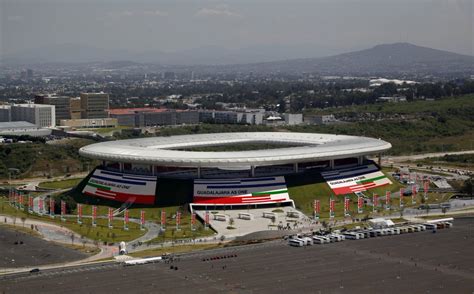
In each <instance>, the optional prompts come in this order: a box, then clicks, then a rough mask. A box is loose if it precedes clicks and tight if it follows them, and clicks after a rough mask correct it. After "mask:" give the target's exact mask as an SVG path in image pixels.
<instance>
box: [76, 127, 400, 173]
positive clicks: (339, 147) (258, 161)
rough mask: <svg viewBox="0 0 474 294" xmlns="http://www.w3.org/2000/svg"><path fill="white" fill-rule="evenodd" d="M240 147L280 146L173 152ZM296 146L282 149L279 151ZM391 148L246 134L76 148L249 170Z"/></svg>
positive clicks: (357, 140) (379, 143)
mask: <svg viewBox="0 0 474 294" xmlns="http://www.w3.org/2000/svg"><path fill="white" fill-rule="evenodd" d="M241 143H253V144H258V143H271V144H282V145H283V146H282V148H278V149H261V150H252V151H234V152H230V151H225V152H200V151H183V150H176V149H183V148H191V147H203V146H216V145H229V144H241ZM288 144H291V145H293V146H294V145H301V146H297V147H285V146H284V145H288ZM391 147H392V145H391V144H390V143H388V142H385V141H383V140H380V139H373V138H367V137H355V136H344V135H329V134H314V133H289V132H251V133H217V134H199V135H182V136H171V137H152V138H141V139H130V140H120V141H108V142H102V143H97V144H92V145H88V146H85V147H82V148H81V149H80V150H79V153H80V154H81V155H83V156H85V157H89V158H93V159H99V160H106V161H113V162H128V163H138V164H153V165H163V166H182V167H221V168H228V167H250V166H268V165H279V164H289V163H295V162H311V161H320V160H329V159H338V158H347V157H357V156H363V155H369V154H376V153H380V152H383V151H386V150H388V149H390V148H391Z"/></svg>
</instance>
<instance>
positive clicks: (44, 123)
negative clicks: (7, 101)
mask: <svg viewBox="0 0 474 294" xmlns="http://www.w3.org/2000/svg"><path fill="white" fill-rule="evenodd" d="M11 118H12V121H27V122H30V123H32V124H35V125H36V126H37V127H40V128H49V127H55V126H56V114H55V107H54V105H43V104H14V105H12V106H11Z"/></svg>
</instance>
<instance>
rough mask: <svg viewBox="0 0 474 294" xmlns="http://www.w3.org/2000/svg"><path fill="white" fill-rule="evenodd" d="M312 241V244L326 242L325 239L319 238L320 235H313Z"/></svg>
mask: <svg viewBox="0 0 474 294" xmlns="http://www.w3.org/2000/svg"><path fill="white" fill-rule="evenodd" d="M313 243H314V244H324V243H326V240H324V239H323V238H320V236H313Z"/></svg>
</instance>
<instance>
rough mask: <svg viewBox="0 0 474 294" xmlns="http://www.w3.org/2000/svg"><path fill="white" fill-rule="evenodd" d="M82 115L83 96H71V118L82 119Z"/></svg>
mask: <svg viewBox="0 0 474 294" xmlns="http://www.w3.org/2000/svg"><path fill="white" fill-rule="evenodd" d="M81 115H82V110H81V98H80V97H74V98H71V119H80V118H81Z"/></svg>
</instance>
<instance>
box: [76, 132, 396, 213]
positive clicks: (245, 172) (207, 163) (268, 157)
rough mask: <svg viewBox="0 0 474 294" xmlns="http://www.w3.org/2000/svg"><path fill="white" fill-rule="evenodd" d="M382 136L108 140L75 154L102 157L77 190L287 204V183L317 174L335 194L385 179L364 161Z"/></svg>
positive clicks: (212, 202)
mask: <svg viewBox="0 0 474 294" xmlns="http://www.w3.org/2000/svg"><path fill="white" fill-rule="evenodd" d="M390 148H391V144H390V143H388V142H385V141H383V140H380V139H374V138H367V137H356V136H345V135H330V134H316V133H291V132H249V133H216V134H197V135H180V136H170V137H149V138H140V139H130V140H120V141H107V142H101V143H96V144H92V145H88V146H85V147H82V148H81V149H80V150H79V153H80V154H81V155H82V156H84V157H87V158H91V159H96V160H99V161H101V164H100V165H99V166H97V167H96V168H95V169H94V170H93V171H92V172H91V173H90V174H89V176H88V177H87V178H86V180H85V181H84V182H83V184H82V186H81V187H80V189H82V193H83V194H84V195H86V196H87V197H91V198H98V199H107V200H113V201H116V202H122V203H126V202H128V203H133V204H141V205H181V204H188V203H189V204H191V205H192V206H193V207H194V208H195V209H199V208H200V207H207V206H213V207H217V206H218V207H224V209H225V208H239V207H240V208H243V207H246V208H249V207H255V208H257V207H259V208H260V207H271V206H275V205H277V206H281V205H292V206H294V204H293V201H292V200H291V198H290V195H289V194H288V184H289V183H290V182H294V181H295V179H302V178H305V179H309V181H311V180H313V179H316V178H321V177H322V178H323V179H324V181H326V182H327V184H328V185H329V186H330V188H331V189H332V191H333V192H334V194H336V195H342V194H348V193H354V192H358V191H365V190H367V189H370V188H374V187H380V186H384V185H388V184H391V182H390V180H389V179H388V178H387V177H385V175H384V174H383V173H382V172H381V171H380V169H379V166H378V165H377V164H376V163H374V162H373V161H370V160H368V159H367V157H368V156H378V158H379V160H380V157H381V154H382V153H383V152H385V151H387V150H389V149H390Z"/></svg>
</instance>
